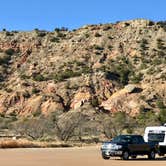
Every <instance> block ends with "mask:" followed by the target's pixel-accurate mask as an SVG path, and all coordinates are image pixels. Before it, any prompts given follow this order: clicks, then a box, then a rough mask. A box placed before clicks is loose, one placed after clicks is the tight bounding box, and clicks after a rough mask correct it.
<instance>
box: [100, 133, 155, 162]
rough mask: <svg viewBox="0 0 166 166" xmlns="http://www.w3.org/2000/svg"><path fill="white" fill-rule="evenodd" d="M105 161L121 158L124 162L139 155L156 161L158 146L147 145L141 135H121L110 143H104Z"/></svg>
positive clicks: (102, 149) (153, 144)
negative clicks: (111, 158) (113, 157)
mask: <svg viewBox="0 0 166 166" xmlns="http://www.w3.org/2000/svg"><path fill="white" fill-rule="evenodd" d="M101 153H102V157H103V159H109V158H110V157H111V156H119V157H121V158H122V159H123V160H128V159H129V157H130V156H131V158H136V157H137V155H148V159H155V154H156V144H155V143H145V142H144V139H143V137H142V136H141V135H119V136H117V137H115V138H113V140H112V141H110V142H104V143H103V144H102V147H101Z"/></svg>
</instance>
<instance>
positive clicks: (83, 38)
mask: <svg viewBox="0 0 166 166" xmlns="http://www.w3.org/2000/svg"><path fill="white" fill-rule="evenodd" d="M165 66H166V31H165V25H163V24H160V23H155V22H151V21H148V20H131V21H126V22H119V23H116V24H104V25H87V26H84V27H82V28H80V29H77V30H73V31H68V30H66V29H63V28H62V29H55V31H53V32H47V31H40V30H34V31H32V32H17V31H12V32H8V31H2V32H0V78H1V79H0V112H1V113H3V114H10V113H16V114H17V115H21V116H22V115H24V116H27V115H30V114H34V113H35V112H40V113H41V114H44V115H48V114H49V113H51V112H56V111H59V110H60V111H62V113H66V112H69V111H75V112H77V111H78V110H80V109H81V108H83V107H84V106H87V105H89V107H90V108H91V109H92V110H96V111H99V112H105V111H106V112H110V113H111V114H114V113H115V112H125V113H126V114H128V115H129V116H132V117H135V116H137V115H138V114H139V112H140V108H144V110H150V111H152V112H154V113H158V112H159V111H160V110H159V108H158V106H157V103H156V101H158V100H160V101H162V102H163V103H166V67H165Z"/></svg>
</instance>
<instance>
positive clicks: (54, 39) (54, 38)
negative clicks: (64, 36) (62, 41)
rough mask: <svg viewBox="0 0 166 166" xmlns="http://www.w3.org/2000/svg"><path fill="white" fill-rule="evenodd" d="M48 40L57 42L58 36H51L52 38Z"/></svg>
mask: <svg viewBox="0 0 166 166" xmlns="http://www.w3.org/2000/svg"><path fill="white" fill-rule="evenodd" d="M50 41H51V42H56V43H59V38H58V37H53V38H51V39H50Z"/></svg>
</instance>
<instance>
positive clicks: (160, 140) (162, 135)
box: [144, 124, 166, 155]
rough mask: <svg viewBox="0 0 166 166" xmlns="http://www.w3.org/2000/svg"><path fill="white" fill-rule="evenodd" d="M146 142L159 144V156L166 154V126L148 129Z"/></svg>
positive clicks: (145, 137)
mask: <svg viewBox="0 0 166 166" xmlns="http://www.w3.org/2000/svg"><path fill="white" fill-rule="evenodd" d="M144 140H145V142H155V143H157V144H158V147H157V151H158V154H159V155H165V154H166V124H164V126H149V127H146V129H145V133H144Z"/></svg>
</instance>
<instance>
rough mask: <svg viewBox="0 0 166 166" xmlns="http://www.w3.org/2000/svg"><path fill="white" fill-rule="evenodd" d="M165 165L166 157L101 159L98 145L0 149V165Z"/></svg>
mask: <svg viewBox="0 0 166 166" xmlns="http://www.w3.org/2000/svg"><path fill="white" fill-rule="evenodd" d="M140 165H141V166H165V165H166V157H165V158H164V157H163V158H157V160H155V161H149V160H147V159H146V157H144V158H142V157H141V158H138V159H135V160H129V161H122V160H119V159H118V158H116V159H110V160H103V159H102V158H101V155H100V149H99V147H84V148H64V149H63V148H58V149H0V166H140Z"/></svg>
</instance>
